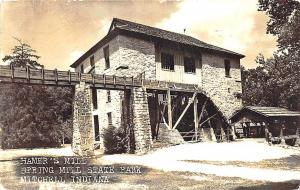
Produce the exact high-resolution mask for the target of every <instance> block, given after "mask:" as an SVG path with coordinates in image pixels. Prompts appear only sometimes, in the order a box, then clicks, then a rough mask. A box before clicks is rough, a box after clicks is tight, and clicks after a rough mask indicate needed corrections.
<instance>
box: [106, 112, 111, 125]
mask: <svg viewBox="0 0 300 190" xmlns="http://www.w3.org/2000/svg"><path fill="white" fill-rule="evenodd" d="M107 123H108V126H112V117H111V112H108V113H107Z"/></svg>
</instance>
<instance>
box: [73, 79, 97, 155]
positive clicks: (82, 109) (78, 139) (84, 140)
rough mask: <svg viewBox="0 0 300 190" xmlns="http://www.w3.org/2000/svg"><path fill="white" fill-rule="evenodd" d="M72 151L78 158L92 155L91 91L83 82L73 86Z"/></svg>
mask: <svg viewBox="0 0 300 190" xmlns="http://www.w3.org/2000/svg"><path fill="white" fill-rule="evenodd" d="M72 150H73V152H74V153H75V154H77V155H79V156H92V155H93V154H94V131H93V124H92V101H91V89H90V87H89V86H88V85H86V84H85V83H84V82H81V83H80V84H78V85H76V86H75V96H74V102H73V141H72Z"/></svg>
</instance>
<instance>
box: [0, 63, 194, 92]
mask: <svg viewBox="0 0 300 190" xmlns="http://www.w3.org/2000/svg"><path fill="white" fill-rule="evenodd" d="M0 82H2V83H27V84H45V85H57V86H70V85H71V86H72V85H75V84H78V83H79V82H86V83H88V84H91V85H92V86H93V87H95V88H107V89H108V88H113V89H124V88H126V87H129V88H130V87H145V88H147V89H154V90H166V89H171V90H175V91H191V92H194V91H200V90H199V89H198V87H197V85H192V84H183V83H174V82H166V81H157V80H146V79H145V73H141V74H140V75H138V76H136V77H124V76H115V75H99V74H90V73H79V72H71V71H59V70H57V69H54V70H48V69H32V68H30V67H25V68H24V67H10V66H4V65H0Z"/></svg>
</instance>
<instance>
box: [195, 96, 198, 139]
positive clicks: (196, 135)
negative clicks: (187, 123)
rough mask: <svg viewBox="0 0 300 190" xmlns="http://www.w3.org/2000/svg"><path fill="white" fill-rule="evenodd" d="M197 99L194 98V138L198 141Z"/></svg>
mask: <svg viewBox="0 0 300 190" xmlns="http://www.w3.org/2000/svg"><path fill="white" fill-rule="evenodd" d="M197 105H198V99H197V98H195V99H194V124H195V140H196V141H198V106H197Z"/></svg>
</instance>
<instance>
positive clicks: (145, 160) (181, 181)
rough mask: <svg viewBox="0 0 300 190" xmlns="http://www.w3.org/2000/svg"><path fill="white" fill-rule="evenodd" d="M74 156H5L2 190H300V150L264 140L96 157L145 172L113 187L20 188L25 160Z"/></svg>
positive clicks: (1, 158)
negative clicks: (20, 165)
mask: <svg viewBox="0 0 300 190" xmlns="http://www.w3.org/2000/svg"><path fill="white" fill-rule="evenodd" d="M29 155H30V156H54V157H57V156H71V155H73V154H72V151H71V148H70V147H65V148H59V149H32V150H30V149H22V150H9V151H1V152H0V168H1V170H0V190H5V189H41V190H42V189H87V190H88V189H99V188H100V189H203V190H207V189H235V190H240V189H241V190H244V189H246V190H247V189H261V190H265V189H267V190H268V189H269V190H273V189H280V190H281V189H282V190H285V189H286V190H292V189H293V190H294V189H298V188H299V186H300V167H299V165H300V150H299V149H295V148H294V149H285V148H282V147H277V146H272V147H270V146H268V145H267V144H265V143H263V142H262V141H261V140H257V139H256V140H243V141H239V142H234V143H196V144H184V145H179V146H173V147H169V148H164V149H160V150H157V151H154V152H152V153H149V154H147V155H143V156H137V155H127V154H122V155H104V156H99V155H97V156H96V157H95V158H93V159H92V160H91V163H92V164H95V165H107V164H108V165H114V166H118V165H121V166H128V167H131V166H136V165H140V166H141V167H142V173H141V174H125V175H124V174H122V175H119V174H114V175H113V176H111V179H112V181H111V182H110V183H108V184H102V183H101V184H85V183H79V184H77V183H21V182H20V178H18V176H17V175H16V172H15V171H16V169H15V168H16V167H15V166H16V161H15V159H16V158H17V157H20V156H29Z"/></svg>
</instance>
